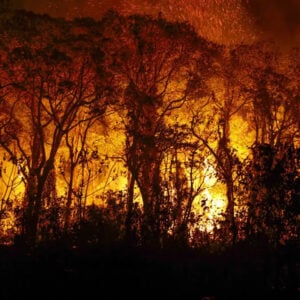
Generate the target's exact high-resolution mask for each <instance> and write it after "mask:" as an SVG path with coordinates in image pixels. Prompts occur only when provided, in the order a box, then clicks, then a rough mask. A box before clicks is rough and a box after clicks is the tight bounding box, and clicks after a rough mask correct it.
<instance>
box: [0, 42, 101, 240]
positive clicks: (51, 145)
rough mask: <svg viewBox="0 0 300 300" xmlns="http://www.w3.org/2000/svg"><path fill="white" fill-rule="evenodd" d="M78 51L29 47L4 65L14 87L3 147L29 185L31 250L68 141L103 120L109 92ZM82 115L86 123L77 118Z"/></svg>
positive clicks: (26, 227)
mask: <svg viewBox="0 0 300 300" xmlns="http://www.w3.org/2000/svg"><path fill="white" fill-rule="evenodd" d="M79 49H80V48H79ZM79 49H78V48H77V49H76V48H75V49H70V48H69V49H66V48H65V47H62V46H59V45H58V44H55V45H54V44H51V43H48V44H46V45H45V44H41V45H40V44H36V43H33V45H32V46H31V47H30V46H28V45H27V44H25V45H20V46H18V47H15V48H14V49H12V50H11V51H10V52H9V53H8V58H7V61H3V62H2V64H3V68H4V70H5V72H6V76H7V78H8V82H11V84H10V86H8V87H7V88H6V89H5V94H3V95H4V96H5V97H4V98H3V100H2V103H3V105H5V107H6V118H5V121H4V122H3V123H2V134H1V139H0V145H1V147H2V148H3V149H4V150H5V151H6V152H7V153H8V154H9V155H10V157H11V159H12V160H13V161H14V163H15V164H18V166H19V168H20V171H21V173H22V176H23V179H24V183H25V187H26V197H25V200H24V222H23V234H24V237H25V240H26V241H27V242H29V243H30V244H32V243H34V242H35V240H36V238H37V230H38V224H39V217H40V212H41V209H42V206H43V192H44V189H45V186H46V184H47V180H48V178H49V175H50V174H51V172H52V170H53V169H54V165H55V158H56V154H57V151H58V149H59V147H60V145H61V142H62V139H63V137H64V136H65V135H66V134H67V133H68V132H69V131H71V130H72V129H73V128H75V127H76V126H78V125H79V124H81V123H85V122H88V121H89V120H91V119H92V118H95V116H99V114H98V112H99V111H100V110H99V109H98V107H100V106H101V105H102V103H101V99H102V96H103V95H104V92H103V89H101V87H102V85H101V84H99V77H98V75H97V72H96V69H95V66H94V65H93V63H92V60H91V55H89V53H87V52H86V53H84V52H80V51H79ZM76 51H77V52H76ZM79 111H81V114H82V115H83V118H82V119H78V118H77V116H78V113H79ZM102 112H104V111H102Z"/></svg>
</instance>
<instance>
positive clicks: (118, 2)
mask: <svg viewBox="0 0 300 300" xmlns="http://www.w3.org/2000/svg"><path fill="white" fill-rule="evenodd" d="M12 1H14V3H15V5H16V6H17V7H19V8H25V9H28V10H33V11H35V12H38V13H48V14H50V15H52V16H59V17H66V18H73V17H76V16H91V17H94V18H96V19H99V18H100V17H101V15H102V14H103V12H104V11H106V10H107V9H109V8H114V9H117V10H119V11H120V12H122V13H148V14H154V15H157V14H158V13H159V12H160V11H161V12H162V13H163V14H164V16H165V17H167V18H169V19H171V20H174V19H179V20H188V21H189V22H191V23H192V24H193V25H194V26H195V28H196V29H197V30H198V32H199V33H200V34H201V35H204V36H206V37H208V38H209V39H212V40H216V41H220V42H226V41H233V42H234V41H236V40H237V41H244V42H247V41H252V40H254V39H256V38H257V36H263V37H271V38H273V39H275V40H277V41H278V42H279V43H280V44H283V45H290V44H296V43H297V44H298V43H299V44H300V38H299V37H298V35H299V36H300V34H298V32H300V0H43V1H41V0H12Z"/></svg>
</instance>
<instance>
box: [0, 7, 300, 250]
mask: <svg viewBox="0 0 300 300" xmlns="http://www.w3.org/2000/svg"><path fill="white" fill-rule="evenodd" d="M190 5H192V4H190ZM169 9H170V10H171V7H169ZM0 35H1V44H0V109H1V112H0V151H1V162H0V179H1V181H0V185H1V191H0V199H1V203H0V240H1V243H2V244H13V243H20V244H22V245H23V246H26V247H29V248H31V247H34V246H35V245H40V244H43V243H48V242H53V241H61V240H64V241H68V243H70V245H71V246H72V247H81V246H82V245H102V246H103V245H105V246H107V245H115V244H117V243H125V244H126V245H131V246H142V247H146V248H151V249H152V248H153V249H162V248H163V249H165V248H168V247H187V248H195V249H209V250H208V251H217V250H220V249H222V250H224V249H227V248H228V247H234V246H235V245H238V244H241V243H246V244H247V243H249V244H251V245H252V243H254V244H255V243H256V242H257V243H258V244H259V245H260V243H262V242H263V243H265V244H266V245H268V247H270V248H272V249H278V248H280V247H285V246H288V245H295V247H297V244H298V241H299V217H300V199H299V198H300V179H299V172H300V149H299V146H300V140H299V139H300V131H299V125H300V123H299V120H300V115H299V112H300V85H299V80H300V73H299V72H300V56H299V49H298V48H293V49H291V50H290V51H289V52H287V51H286V50H285V51H284V52H283V53H282V52H280V49H277V48H276V46H275V44H273V43H272V42H269V41H264V42H256V43H251V44H248V45H245V44H235V45H220V44H217V43H215V42H212V41H210V40H208V39H206V38H204V37H201V36H200V35H198V33H197V32H195V30H194V29H193V27H192V26H191V25H189V24H188V23H186V22H182V23H181V22H178V21H170V20H166V19H165V18H164V17H163V16H162V15H159V16H158V17H151V16H149V15H122V14H119V13H117V12H115V11H108V12H107V13H106V14H104V16H103V17H102V18H101V19H100V20H99V21H95V20H93V19H88V18H81V19H75V20H69V21H67V20H64V19H55V18H51V17H49V16H41V15H35V14H33V13H30V12H24V11H5V12H2V16H1V20H0Z"/></svg>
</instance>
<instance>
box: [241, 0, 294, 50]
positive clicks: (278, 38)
mask: <svg viewBox="0 0 300 300" xmlns="http://www.w3.org/2000/svg"><path fill="white" fill-rule="evenodd" d="M244 4H245V8H246V9H247V10H248V13H249V15H250V16H251V17H252V18H253V20H254V23H255V26H256V28H257V30H258V31H259V32H260V34H261V36H262V37H263V38H268V39H272V40H274V41H275V42H277V43H278V44H279V45H281V46H284V47H289V46H296V45H298V46H299V45H300V1H299V0H249V1H246V2H244Z"/></svg>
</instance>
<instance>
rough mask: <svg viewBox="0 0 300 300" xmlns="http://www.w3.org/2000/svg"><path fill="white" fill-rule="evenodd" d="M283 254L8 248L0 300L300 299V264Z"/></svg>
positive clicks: (1, 257)
mask: <svg viewBox="0 0 300 300" xmlns="http://www.w3.org/2000/svg"><path fill="white" fill-rule="evenodd" d="M284 254H285V253H284ZM284 254H283V255H281V254H278V255H277V256H274V255H270V253H266V252H265V251H261V249H256V250H255V251H254V250H249V249H236V250H235V251H233V250H231V251H225V252H222V253H217V254H216V253H208V252H205V251H204V250H195V249H176V248H174V249H168V250H153V249H152V250H150V249H141V248H130V249H129V248H127V247H124V246H111V247H99V246H98V247H96V246H93V247H81V248H70V247H64V246H62V245H55V244H54V245H44V246H40V247H37V248H35V249H31V250H28V249H27V250H25V249H20V248H18V247H15V246H2V247H1V248H0V299H3V300H4V299H5V300H6V299H21V298H22V299H33V298H34V299H35V298H39V299H71V298H73V299H77V298H82V299H120V298H121V297H122V298H123V299H127V298H128V299H131V300H132V299H141V300H143V299H172V298H173V299H178V298H181V299H187V300H193V299H195V300H196V299H197V300H198V299H199V300H201V299H206V300H208V299H209V300H212V299H214V300H221V299H222V300H223V299H242V300H244V299H287V300H290V299H300V282H299V279H300V276H299V275H300V274H299V273H300V272H299V270H300V267H299V260H297V262H298V263H297V262H296V263H295V260H294V258H293V259H292V256H293V255H290V254H288V256H284ZM298 258H299V257H298V256H297V259H298ZM28 297H29V298H28Z"/></svg>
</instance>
